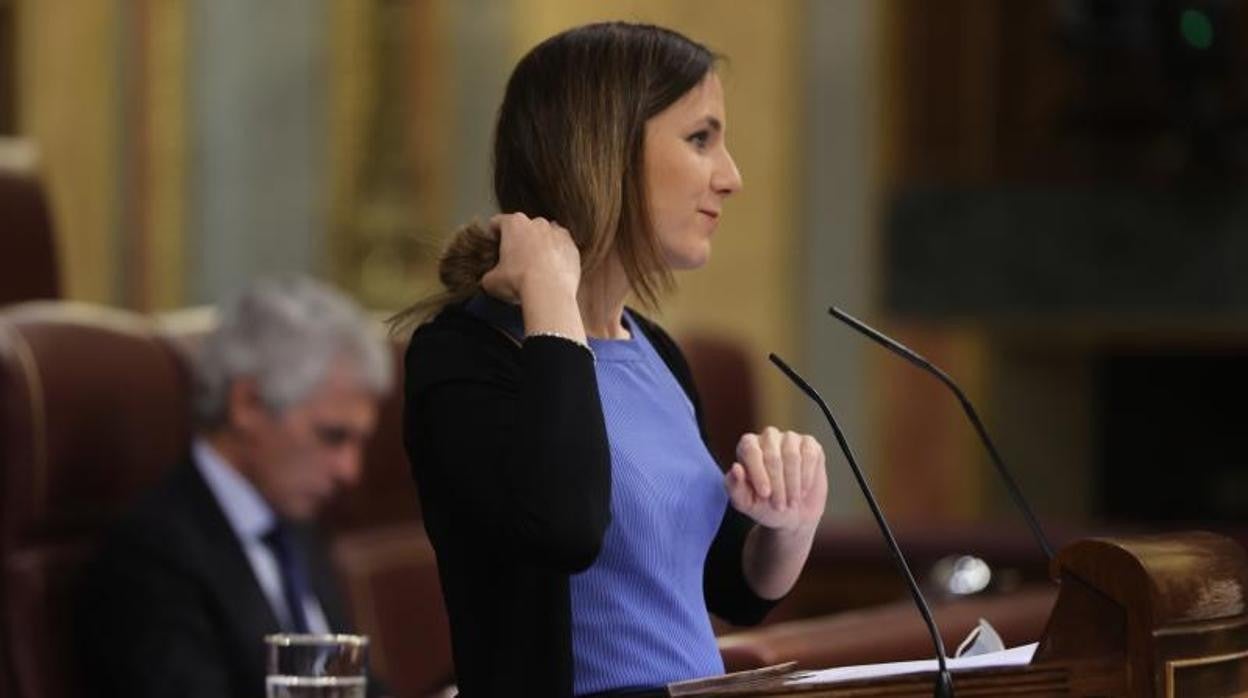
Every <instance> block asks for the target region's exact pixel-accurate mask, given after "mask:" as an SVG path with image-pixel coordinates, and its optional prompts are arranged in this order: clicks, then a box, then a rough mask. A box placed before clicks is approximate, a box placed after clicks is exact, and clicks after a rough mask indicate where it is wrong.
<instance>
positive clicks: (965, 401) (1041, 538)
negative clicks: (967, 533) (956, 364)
mask: <svg viewBox="0 0 1248 698" xmlns="http://www.w3.org/2000/svg"><path fill="white" fill-rule="evenodd" d="M828 312H829V313H830V314H831V315H832V316H833V317H835V318H836V319H838V320H840V321H842V322H844V323H845V324H847V325H849V326H850V327H852V328H854V329H855V330H858V331H859V332H860V333H862V334H864V335H866V336H867V338H869V339H871V340H872V341H873V342H875V343H876V344H879V345H880V346H882V347H884V348H885V349H887V350H889V351H891V352H893V353H894V354H896V355H898V356H900V357H901V358H903V359H905V360H906V361H909V362H910V363H912V364H914V365H915V366H917V367H919V368H921V369H923V370H924V371H927V372H928V373H930V374H932V375H933V376H935V377H936V379H937V380H939V381H940V382H941V383H943V384H944V385H945V387H946V388H949V390H951V391H953V394H954V395H955V396H956V397H957V398H958V404H959V405H961V406H962V411H963V412H964V413H965V414H966V417H967V419H969V420H970V422H971V425H972V426H974V427H975V433H976V434H977V435H978V436H979V440H980V442H981V443H983V444H984V448H986V449H987V450H988V457H989V458H990V459H991V460H992V465H993V467H995V468H996V469H997V474H998V475H999V476H1000V477H1001V481H1002V482H1004V483H1005V489H1006V491H1007V492H1009V494H1010V499H1013V500H1014V506H1016V507H1017V508H1018V510H1019V511H1020V512H1022V514H1023V519H1024V520H1025V521H1026V522H1027V526H1028V527H1029V528H1030V529H1031V535H1032V537H1033V538H1035V539H1036V543H1037V544H1039V546H1040V549H1041V550H1043V551H1044V554H1045V556H1046V557H1047V558H1048V559H1050V560H1052V559H1053V546H1052V545H1050V544H1049V539H1048V537H1047V536H1045V535H1044V530H1043V529H1042V528H1041V527H1040V520H1039V519H1038V518H1036V514H1035V512H1033V511H1032V510H1031V505H1029V504H1028V503H1027V498H1026V497H1024V496H1023V491H1022V489H1021V488H1019V486H1018V483H1017V482H1015V481H1014V476H1012V475H1010V471H1009V469H1007V468H1006V467H1005V461H1004V460H1002V458H1001V454H1000V453H999V452H998V451H997V447H996V444H994V443H993V442H992V439H991V438H989V437H988V430H987V429H985V428H984V423H983V421H981V420H980V418H979V413H978V412H976V411H975V407H974V406H973V405H972V404H971V400H970V398H968V397H967V396H966V393H963V392H962V389H961V388H959V387H958V384H957V383H954V382H953V378H950V377H949V374H947V373H945V372H944V371H942V370H940V369H939V368H937V367H936V366H934V365H933V364H932V362H930V361H928V360H927V359H925V358H923V357H922V356H920V355H919V353H918V352H916V351H914V350H913V349H911V348H910V347H907V346H906V345H904V344H902V343H901V342H898V341H897V340H895V339H893V338H892V337H889V336H888V335H886V334H884V333H883V332H880V331H879V330H877V329H875V328H874V327H871V326H870V325H868V324H866V323H865V322H863V321H862V320H859V319H858V318H856V317H854V316H853V315H850V314H849V313H847V312H845V311H844V310H841V309H840V308H837V307H836V306H833V307H831V308H829V309H828Z"/></svg>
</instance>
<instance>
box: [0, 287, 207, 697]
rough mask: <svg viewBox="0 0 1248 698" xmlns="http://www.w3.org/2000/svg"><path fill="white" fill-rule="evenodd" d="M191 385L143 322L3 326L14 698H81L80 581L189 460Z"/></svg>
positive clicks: (6, 590) (51, 305)
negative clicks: (127, 519)
mask: <svg viewBox="0 0 1248 698" xmlns="http://www.w3.org/2000/svg"><path fill="white" fill-rule="evenodd" d="M187 380H188V379H187V374H186V371H185V368H184V365H183V364H182V362H181V361H179V359H178V357H177V356H176V354H175V353H174V351H173V350H172V348H171V347H170V345H169V344H168V343H167V342H166V341H163V340H162V339H161V338H160V337H159V336H158V335H157V333H156V332H155V331H154V329H153V326H152V324H151V323H150V322H149V321H148V320H146V319H145V318H144V317H142V316H139V315H134V314H131V313H127V312H124V311H117V310H108V309H104V308H99V307H93V306H85V305H80V304H72V303H59V302H35V303H25V304H20V305H16V306H11V307H9V308H7V309H6V310H5V311H4V312H0V554H2V557H0V559H2V561H3V568H2V570H0V595H2V596H3V607H2V609H3V610H2V611H0V633H2V634H0V637H2V638H3V640H2V641H0V647H2V648H3V653H4V656H3V664H4V667H5V668H6V673H7V674H8V676H9V679H8V681H9V684H10V686H9V688H10V690H11V691H12V695H13V696H14V698H34V697H35V696H41V697H45V698H57V697H59V696H72V695H77V694H78V691H77V686H76V683H75V681H74V676H73V672H72V671H70V670H69V667H70V666H72V660H71V657H72V655H71V652H72V642H71V636H70V635H69V627H70V621H71V619H70V617H69V609H70V608H71V607H72V603H71V601H72V598H73V593H74V588H73V587H74V580H75V578H76V571H77V569H78V567H79V566H80V564H81V562H82V561H83V559H84V558H85V557H86V556H87V555H88V554H89V552H90V550H91V548H92V545H93V543H94V540H95V537H96V535H97V533H98V532H99V531H100V530H101V529H102V528H103V527H105V526H106V525H107V524H108V523H109V522H110V521H112V520H113V519H114V518H115V517H116V516H117V514H118V513H119V512H121V511H122V510H123V509H124V508H125V507H127V506H128V505H129V504H130V503H131V502H132V501H133V500H134V498H135V497H136V496H137V495H138V494H139V493H140V492H141V491H142V490H143V489H145V488H146V487H147V486H149V485H150V484H151V483H153V482H154V481H155V480H156V479H157V478H158V477H159V475H160V474H161V473H162V472H163V471H164V469H165V468H166V467H168V466H169V465H170V464H171V463H173V462H174V461H175V460H176V459H178V458H179V457H180V456H181V455H182V454H183V453H184V452H185V449H186V447H187V442H188V434H189V426H190V425H189V418H188V414H189V412H188V403H187V395H188V390H187Z"/></svg>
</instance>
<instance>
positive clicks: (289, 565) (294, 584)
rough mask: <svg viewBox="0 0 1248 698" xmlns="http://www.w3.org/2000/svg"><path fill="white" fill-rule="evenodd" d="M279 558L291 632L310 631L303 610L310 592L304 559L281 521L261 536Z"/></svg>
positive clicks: (279, 568) (279, 569) (274, 555)
mask: <svg viewBox="0 0 1248 698" xmlns="http://www.w3.org/2000/svg"><path fill="white" fill-rule="evenodd" d="M261 540H263V541H264V544H265V545H267V546H269V551H270V552H272V553H273V557H275V558H277V568H278V571H280V572H281V575H282V595H283V596H285V597H286V614H287V618H289V619H290V628H288V629H289V630H290V631H291V632H296V633H306V632H308V617H307V615H306V614H305V613H304V612H303V599H304V597H305V596H306V595H307V592H308V578H307V575H306V574H305V573H304V569H303V564H302V562H303V561H302V560H301V559H299V555H298V552H297V551H296V550H295V549H294V545H293V544H292V542H291V540H290V530H289V529H287V528H286V526H285V525H283V524H282V523H281V522H278V523H276V524H274V525H273V528H271V529H269V532H268V533H266V534H264V536H262V537H261Z"/></svg>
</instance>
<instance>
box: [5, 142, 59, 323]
mask: <svg viewBox="0 0 1248 698" xmlns="http://www.w3.org/2000/svg"><path fill="white" fill-rule="evenodd" d="M36 162H37V157H36V156H35V151H34V147H33V146H31V145H30V144H28V143H26V142H24V141H14V140H13V139H0V220H3V221H4V234H2V235H0V305H5V304H8V303H15V302H18V301H24V300H33V299H41V298H42V299H47V298H57V297H59V296H60V279H59V275H58V272H57V261H56V236H55V229H54V228H53V226H52V215H51V213H50V212H49V209H48V201H47V197H46V196H45V195H44V188H43V183H42V182H41V181H40V179H39V176H38V171H37V169H36Z"/></svg>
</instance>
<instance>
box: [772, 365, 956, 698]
mask: <svg viewBox="0 0 1248 698" xmlns="http://www.w3.org/2000/svg"><path fill="white" fill-rule="evenodd" d="M767 358H769V359H771V363H773V364H775V365H776V368H779V369H780V370H781V371H782V372H784V375H785V376H787V377H788V378H789V380H791V381H793V383H794V384H795V385H797V387H798V388H799V389H801V391H802V392H803V393H806V395H807V396H808V397H810V399H811V400H814V401H815V404H817V405H819V409H821V410H823V416H824V418H826V419H827V420H828V425H829V426H831V427H832V433H833V434H834V435H836V443H837V445H839V446H840V447H841V452H842V453H844V454H845V460H846V461H848V462H849V468H850V470H852V471H853V473H854V478H855V479H856V480H858V487H859V488H860V489H861V490H862V496H863V497H865V498H866V500H867V506H869V507H870V508H871V514H872V515H873V516H874V517H875V522H876V524H878V525H879V527H880V533H882V534H884V540H885V541H886V542H887V543H888V550H889V552H891V553H892V554H893V561H894V562H896V563H897V567H898V569H899V570H900V571H901V575H902V577H904V578H905V580H906V587H907V588H908V589H909V590H910V596H912V597H913V598H914V604H915V605H916V606H918V607H919V613H920V614H921V615H922V616H923V622H924V623H926V624H927V631H928V632H929V633H931V635H932V644H933V645H935V647H936V662H937V664H938V665H939V673H938V674H937V676H936V685H935V687H934V689H933V693H932V695H934V696H936V698H953V677H952V676H951V675H950V674H949V667H948V666H947V665H946V663H945V643H944V641H943V640H941V638H940V631H938V630H937V629H936V621H935V620H934V619H933V618H932V611H931V609H930V608H928V607H927V601H926V600H924V598H923V593H922V592H920V591H919V585H918V584H917V583H916V582H915V581H914V575H913V574H911V573H910V565H908V564H906V558H905V556H904V555H902V554H901V547H900V546H898V545H897V539H896V538H894V537H893V532H892V530H890V529H889V527H888V522H887V521H885V519H884V513H883V512H882V511H880V505H879V504H877V503H876V501H875V495H874V494H872V493H871V486H870V485H868V484H867V479H866V478H865V477H863V474H862V468H859V467H858V461H857V459H855V458H854V452H853V450H852V449H851V448H850V447H849V442H848V441H846V440H845V433H844V432H842V431H841V425H840V424H839V423H837V421H836V418H835V417H833V416H832V410H830V409H828V404H827V403H826V402H824V401H823V398H822V397H820V396H819V393H818V392H816V391H815V389H814V388H812V387H811V386H810V384H809V383H807V382H806V380H805V379H804V378H802V377H801V376H799V375H798V374H797V371H794V370H793V369H792V368H789V365H788V364H786V363H785V362H784V361H783V360H782V359H781V358H780V357H779V356H776V355H775V354H768V355H767Z"/></svg>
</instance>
